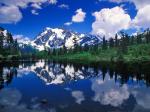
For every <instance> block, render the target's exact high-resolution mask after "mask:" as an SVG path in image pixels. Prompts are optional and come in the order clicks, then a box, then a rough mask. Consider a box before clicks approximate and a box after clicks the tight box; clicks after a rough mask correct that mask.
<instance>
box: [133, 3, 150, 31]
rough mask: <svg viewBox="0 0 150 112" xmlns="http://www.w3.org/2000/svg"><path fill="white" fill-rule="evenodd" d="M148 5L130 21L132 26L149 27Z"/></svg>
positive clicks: (149, 6) (149, 7)
mask: <svg viewBox="0 0 150 112" xmlns="http://www.w3.org/2000/svg"><path fill="white" fill-rule="evenodd" d="M149 10H150V5H147V6H145V7H143V8H141V9H139V11H138V12H137V15H136V17H135V18H134V20H133V21H132V24H133V26H136V27H142V28H148V27H150V16H149Z"/></svg>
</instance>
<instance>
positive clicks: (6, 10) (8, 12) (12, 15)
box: [0, 0, 57, 24]
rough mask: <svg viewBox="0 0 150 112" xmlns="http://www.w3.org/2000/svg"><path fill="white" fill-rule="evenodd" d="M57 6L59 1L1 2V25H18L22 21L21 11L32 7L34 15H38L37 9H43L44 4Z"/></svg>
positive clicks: (4, 0) (20, 0)
mask: <svg viewBox="0 0 150 112" xmlns="http://www.w3.org/2000/svg"><path fill="white" fill-rule="evenodd" d="M44 3H49V4H52V5H55V4H56V3H57V0H0V23H5V24H6V23H17V22H18V21H20V20H21V19H22V13H21V10H20V9H25V8H27V7H32V8H34V9H32V11H31V12H32V14H36V15H37V14H38V13H37V11H36V10H37V9H42V7H41V6H42V4H44Z"/></svg>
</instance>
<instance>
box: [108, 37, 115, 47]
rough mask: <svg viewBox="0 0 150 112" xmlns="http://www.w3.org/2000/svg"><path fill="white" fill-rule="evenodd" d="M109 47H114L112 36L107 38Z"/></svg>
mask: <svg viewBox="0 0 150 112" xmlns="http://www.w3.org/2000/svg"><path fill="white" fill-rule="evenodd" d="M109 47H114V39H113V38H110V39H109Z"/></svg>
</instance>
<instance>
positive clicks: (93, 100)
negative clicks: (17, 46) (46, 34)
mask: <svg viewBox="0 0 150 112" xmlns="http://www.w3.org/2000/svg"><path fill="white" fill-rule="evenodd" d="M146 65H147V63H146ZM132 67H133V66H127V65H125V64H123V65H121V64H119V66H118V65H115V66H113V67H112V66H103V65H101V64H98V65H97V64H96V65H95V64H92V66H91V65H80V64H79V65H78V64H67V63H57V62H48V61H38V62H16V63H13V64H12V63H1V64H0V89H1V90H0V112H12V108H13V112H14V110H15V112H20V111H25V112H70V111H71V112H99V110H101V112H107V111H109V112H111V111H117V112H149V111H150V106H149V105H150V95H149V93H150V88H149V83H150V76H149V75H148V74H149V70H147V69H148V67H147V66H146V67H144V66H142V67H141V65H136V67H135V66H134V68H132ZM139 67H140V68H139ZM139 69H140V70H139Z"/></svg>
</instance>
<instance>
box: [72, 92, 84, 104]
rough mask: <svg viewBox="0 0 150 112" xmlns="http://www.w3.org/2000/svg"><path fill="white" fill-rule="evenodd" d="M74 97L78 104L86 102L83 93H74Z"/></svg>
mask: <svg viewBox="0 0 150 112" xmlns="http://www.w3.org/2000/svg"><path fill="white" fill-rule="evenodd" d="M72 96H73V97H74V98H75V99H76V103H78V104H81V102H82V101H84V100H85V98H84V95H83V92H82V91H73V92H72Z"/></svg>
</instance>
